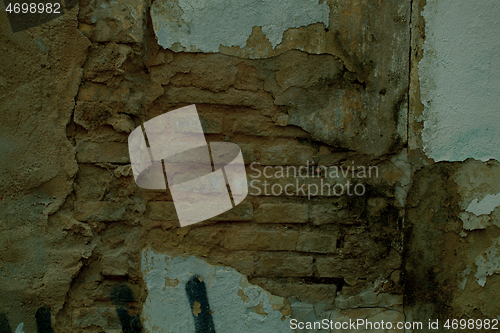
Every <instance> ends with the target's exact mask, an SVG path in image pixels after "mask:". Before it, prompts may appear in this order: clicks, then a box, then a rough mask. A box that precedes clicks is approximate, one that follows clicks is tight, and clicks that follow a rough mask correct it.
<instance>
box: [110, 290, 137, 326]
mask: <svg viewBox="0 0 500 333" xmlns="http://www.w3.org/2000/svg"><path fill="white" fill-rule="evenodd" d="M110 297H111V300H112V301H113V303H115V305H116V306H117V309H116V314H117V315H118V319H120V324H121V326H122V332H123V333H135V332H142V324H141V320H140V319H139V316H138V315H137V316H136V315H131V314H129V309H132V307H133V303H135V297H134V293H133V292H132V289H130V287H129V286H126V285H124V284H120V285H118V286H116V287H114V288H113V290H112V291H111V296H110Z"/></svg>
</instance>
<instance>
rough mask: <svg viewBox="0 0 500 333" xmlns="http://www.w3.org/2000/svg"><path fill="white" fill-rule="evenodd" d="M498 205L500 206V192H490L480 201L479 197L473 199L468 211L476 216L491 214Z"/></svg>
mask: <svg viewBox="0 0 500 333" xmlns="http://www.w3.org/2000/svg"><path fill="white" fill-rule="evenodd" d="M498 206H500V193H498V194H496V195H491V194H488V195H486V196H485V197H484V199H483V200H481V201H480V202H479V200H478V199H477V198H476V199H474V200H472V202H471V203H470V204H469V206H468V207H467V209H466V211H468V212H471V213H473V214H475V215H476V216H479V215H489V214H491V213H492V212H493V211H494V210H495V208H497V207H498Z"/></svg>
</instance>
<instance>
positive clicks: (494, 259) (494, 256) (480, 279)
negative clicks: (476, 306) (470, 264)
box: [476, 237, 500, 287]
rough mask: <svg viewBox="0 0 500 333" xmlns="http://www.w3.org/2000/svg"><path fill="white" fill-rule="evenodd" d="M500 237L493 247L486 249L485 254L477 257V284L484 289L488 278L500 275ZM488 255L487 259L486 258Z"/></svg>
mask: <svg viewBox="0 0 500 333" xmlns="http://www.w3.org/2000/svg"><path fill="white" fill-rule="evenodd" d="M499 250H500V237H499V238H497V239H495V240H494V241H493V245H491V246H490V247H489V248H487V249H486V251H485V253H484V254H480V255H478V256H477V257H476V266H477V272H476V280H477V283H478V284H479V285H480V286H481V287H484V285H485V284H486V277H487V276H490V275H493V274H495V273H500V255H499V254H500V253H499ZM485 255H486V257H485Z"/></svg>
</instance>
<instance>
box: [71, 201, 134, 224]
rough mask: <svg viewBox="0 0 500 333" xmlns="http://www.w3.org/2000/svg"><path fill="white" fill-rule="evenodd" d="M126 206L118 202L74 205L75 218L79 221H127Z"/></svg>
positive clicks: (90, 202) (94, 202)
mask: <svg viewBox="0 0 500 333" xmlns="http://www.w3.org/2000/svg"><path fill="white" fill-rule="evenodd" d="M127 216H128V213H127V210H126V206H124V205H123V204H121V203H118V202H110V201H88V202H77V203H76V204H75V217H76V219H77V220H79V221H101V222H110V221H120V220H125V219H127Z"/></svg>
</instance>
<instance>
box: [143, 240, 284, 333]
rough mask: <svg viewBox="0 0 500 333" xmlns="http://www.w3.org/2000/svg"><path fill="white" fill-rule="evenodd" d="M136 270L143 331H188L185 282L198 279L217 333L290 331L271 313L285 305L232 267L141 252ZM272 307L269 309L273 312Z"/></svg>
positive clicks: (189, 318) (189, 312) (192, 328)
mask: <svg viewBox="0 0 500 333" xmlns="http://www.w3.org/2000/svg"><path fill="white" fill-rule="evenodd" d="M141 269H142V271H143V273H144V280H145V281H146V285H147V289H148V297H147V299H146V301H145V303H144V307H143V311H142V322H143V324H144V327H145V330H146V332H169V333H185V332H194V331H195V326H194V320H193V312H192V310H191V307H190V304H189V301H188V298H187V295H186V289H185V286H186V282H187V281H188V280H189V279H190V278H191V277H192V276H193V275H198V276H201V277H202V279H203V282H204V283H205V285H206V290H207V296H208V302H209V305H210V309H211V311H212V318H213V322H214V325H215V331H216V332H217V333H253V332H254V333H279V332H290V328H289V327H290V326H289V325H290V317H289V316H283V314H282V313H281V312H280V311H278V310H275V309H274V308H283V307H284V305H285V300H284V299H283V298H281V297H277V296H273V295H271V294H270V293H268V292H267V291H265V290H264V289H262V288H260V287H257V286H254V285H251V284H250V283H248V281H247V279H246V277H245V276H243V275H241V274H240V273H238V272H237V271H236V270H234V269H232V268H225V267H219V266H212V265H210V264H207V263H206V262H205V261H203V260H200V259H198V258H196V257H192V256H190V257H182V256H178V257H175V258H171V257H170V256H168V255H165V254H159V253H155V252H154V251H152V250H147V251H144V252H143V256H142V264H141ZM273 307H274V308H273Z"/></svg>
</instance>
